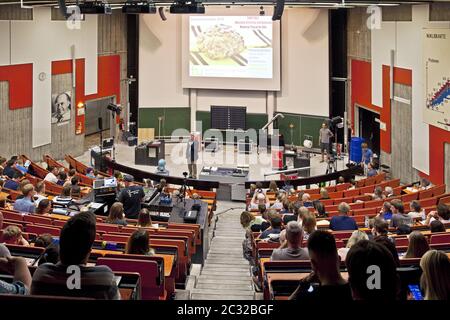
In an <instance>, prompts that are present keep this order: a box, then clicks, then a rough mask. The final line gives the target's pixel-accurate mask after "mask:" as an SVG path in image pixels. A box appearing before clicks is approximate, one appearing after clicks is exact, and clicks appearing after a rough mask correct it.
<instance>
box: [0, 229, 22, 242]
mask: <svg viewBox="0 0 450 320" xmlns="http://www.w3.org/2000/svg"><path fill="white" fill-rule="evenodd" d="M21 235H22V231H21V230H20V229H19V227H18V226H7V227H6V228H5V230H3V241H5V242H6V243H11V242H15V241H17V239H18V238H20V236H21Z"/></svg>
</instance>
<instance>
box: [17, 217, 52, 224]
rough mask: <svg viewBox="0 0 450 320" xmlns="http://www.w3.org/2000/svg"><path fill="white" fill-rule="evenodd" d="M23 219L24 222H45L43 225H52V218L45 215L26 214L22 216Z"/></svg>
mask: <svg viewBox="0 0 450 320" xmlns="http://www.w3.org/2000/svg"><path fill="white" fill-rule="evenodd" d="M23 220H24V221H25V222H32V223H38V224H45V225H49V226H51V225H52V219H50V218H46V217H40V216H36V215H32V214H27V215H24V216H23Z"/></svg>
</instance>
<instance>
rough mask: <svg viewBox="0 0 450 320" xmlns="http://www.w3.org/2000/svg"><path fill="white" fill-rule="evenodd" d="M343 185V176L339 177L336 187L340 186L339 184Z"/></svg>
mask: <svg viewBox="0 0 450 320" xmlns="http://www.w3.org/2000/svg"><path fill="white" fill-rule="evenodd" d="M344 183H345V178H344V177H343V176H339V178H338V180H337V182H336V185H340V184H344Z"/></svg>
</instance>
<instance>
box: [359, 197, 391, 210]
mask: <svg viewBox="0 0 450 320" xmlns="http://www.w3.org/2000/svg"><path fill="white" fill-rule="evenodd" d="M385 201H389V200H383V199H381V200H372V201H367V202H365V203H364V208H378V207H381V206H382V205H383V203H384V202H385Z"/></svg>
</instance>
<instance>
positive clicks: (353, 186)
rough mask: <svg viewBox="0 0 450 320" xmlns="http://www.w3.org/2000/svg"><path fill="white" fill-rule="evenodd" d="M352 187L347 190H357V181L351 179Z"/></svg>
mask: <svg viewBox="0 0 450 320" xmlns="http://www.w3.org/2000/svg"><path fill="white" fill-rule="evenodd" d="M349 182H350V187H349V188H348V189H347V190H354V189H356V180H355V179H350V181H349Z"/></svg>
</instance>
